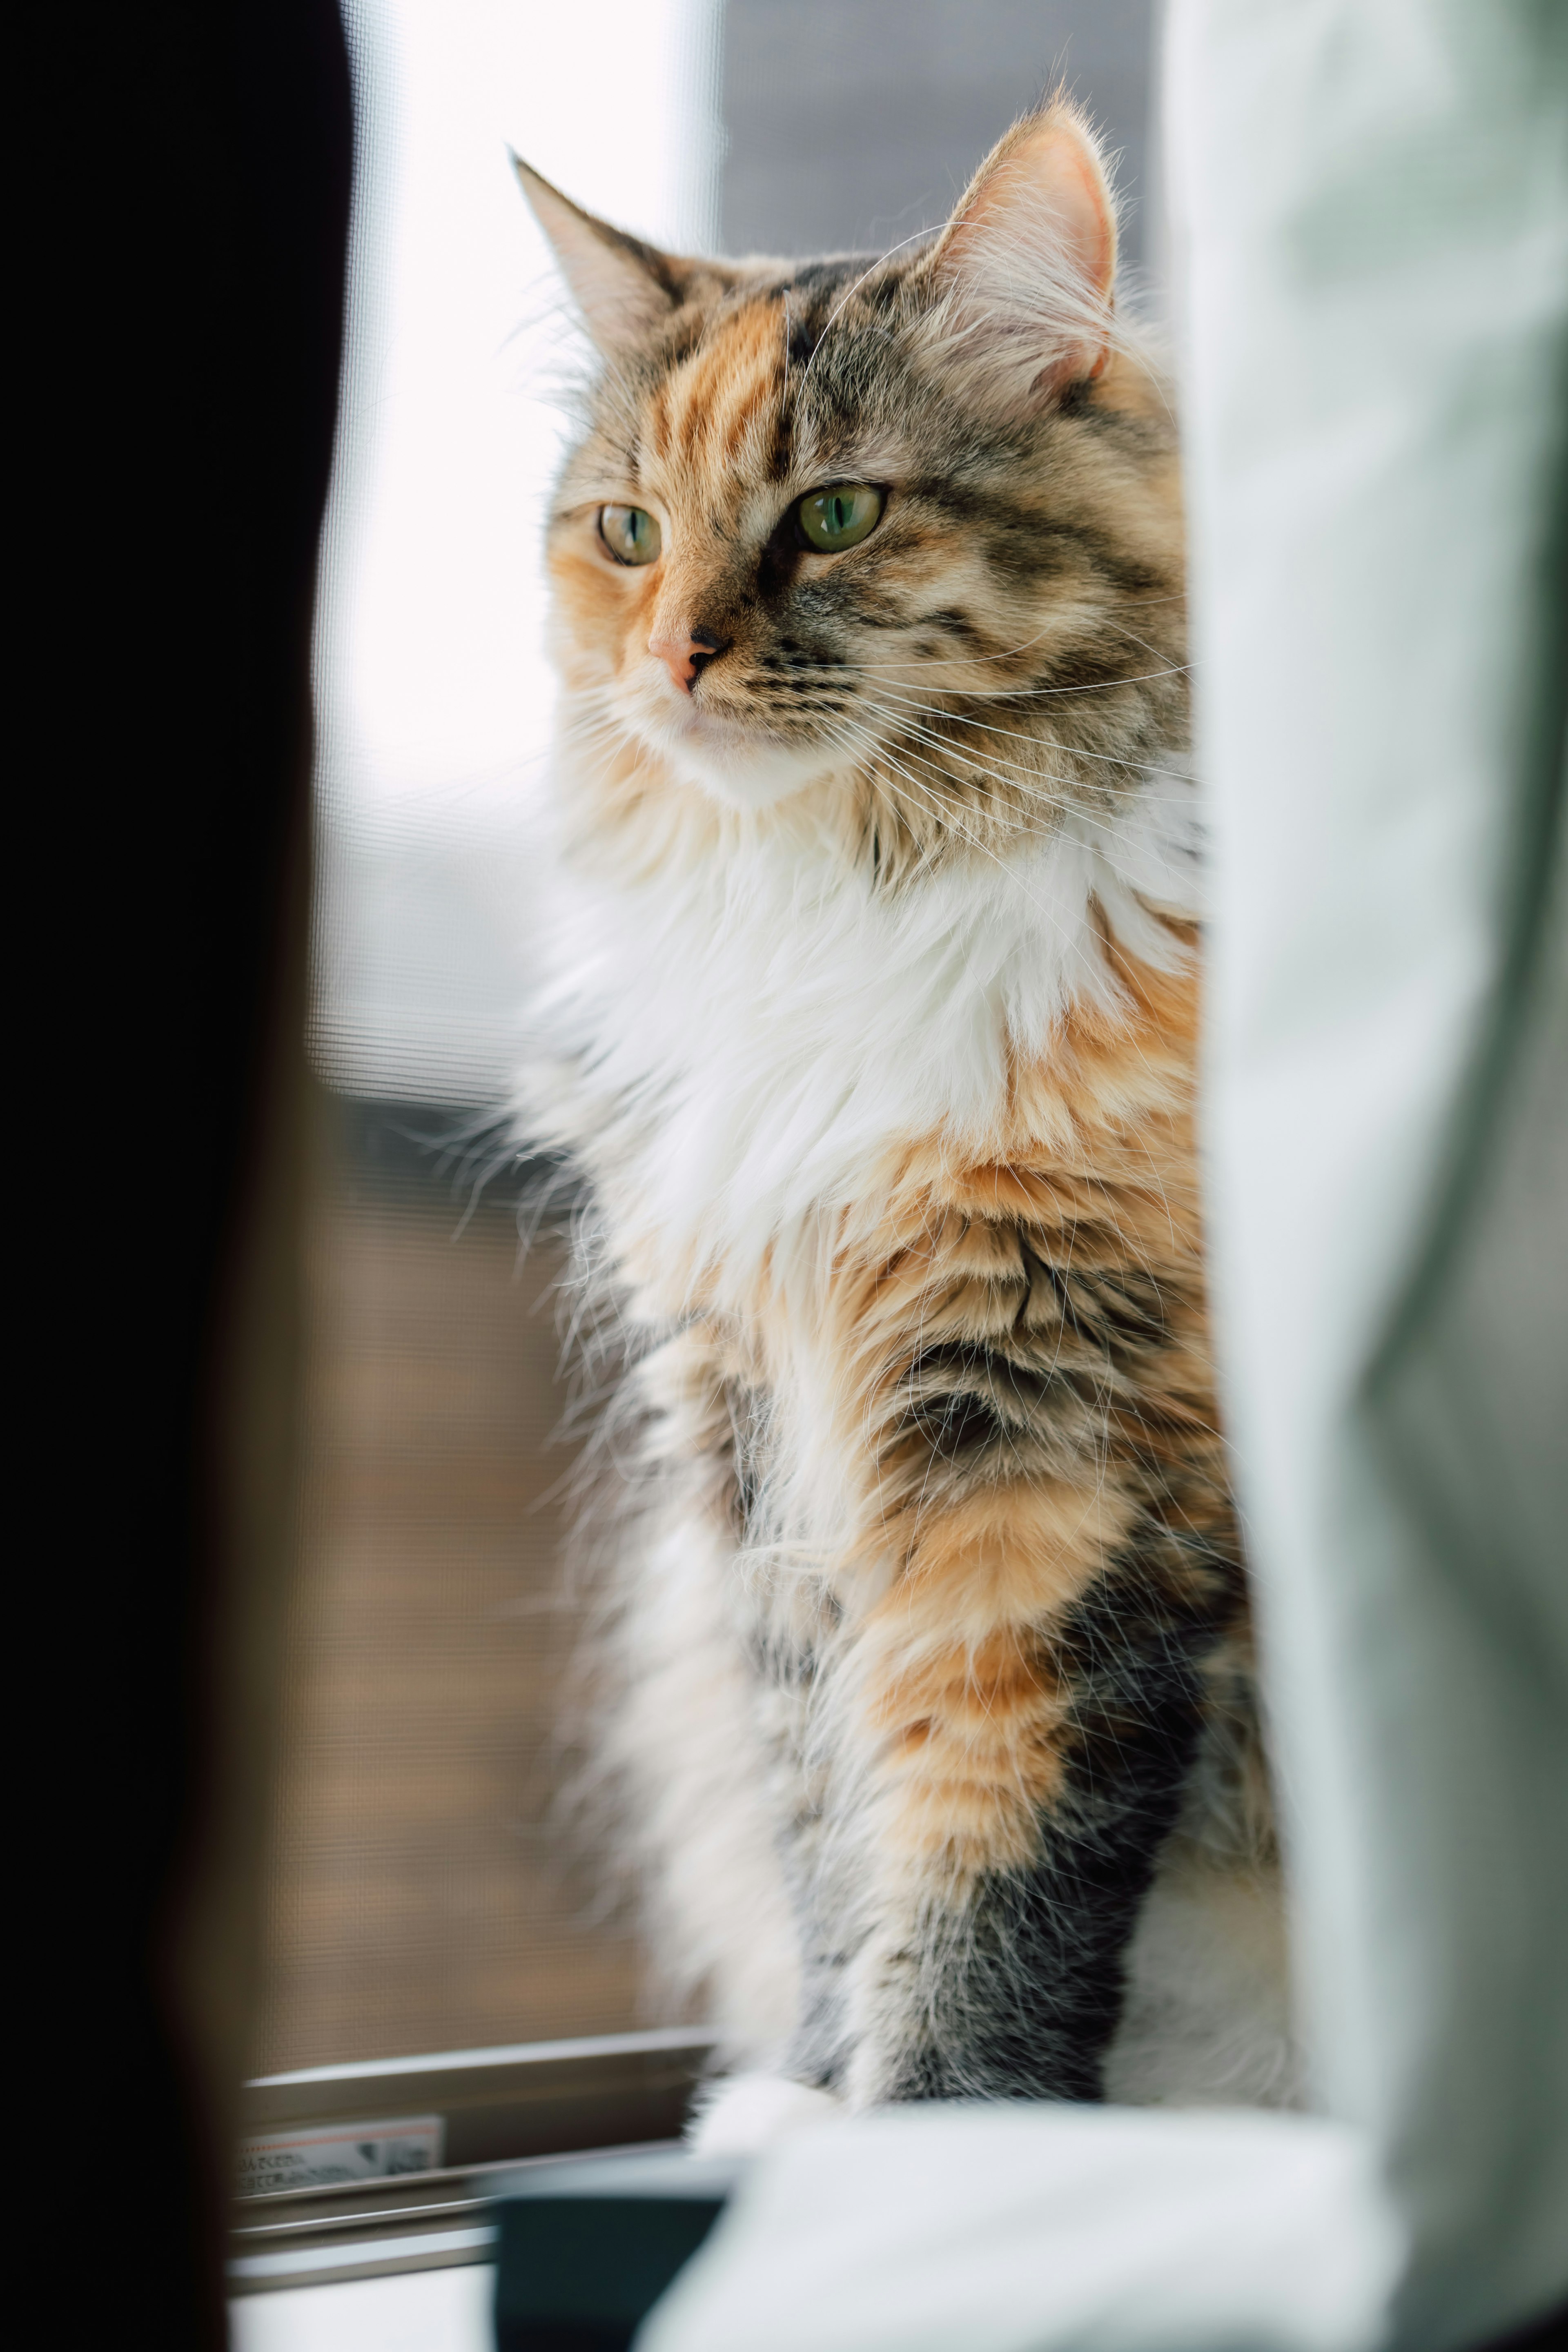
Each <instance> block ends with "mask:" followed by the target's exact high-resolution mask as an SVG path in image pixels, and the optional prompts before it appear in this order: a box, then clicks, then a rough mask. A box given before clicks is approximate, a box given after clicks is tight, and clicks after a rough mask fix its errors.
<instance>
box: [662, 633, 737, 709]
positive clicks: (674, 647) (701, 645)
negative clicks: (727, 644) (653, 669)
mask: <svg viewBox="0 0 1568 2352" xmlns="http://www.w3.org/2000/svg"><path fill="white" fill-rule="evenodd" d="M647 649H648V651H649V653H650V654H652V656H654V659H655V660H656V661H661V662H662V663H663V664H664V666H665V667H666V669H667V670H668V672H669V674H670V676H671V677H672V678H673V679H674V680H675V683H676V684H677V686H678V687H679V688H680V690H681V692H682V694H689V693H690V691H691V689H692V688H693V687H694V686H695V685H696V683H697V681H698V679H699V678H700V677H701V675H702V672H703V671H704V670H705V669H706V668H707V667H708V664H709V663H710V661H711V660H712V659H713V657H714V656H715V655H716V654H721V653H722V652H723V650H724V648H723V646H722V645H721V643H720V641H719V639H718V638H717V637H712V636H710V635H708V632H707V631H706V630H705V629H697V630H694V631H693V632H692V634H691V635H689V636H686V635H681V634H679V633H675V634H672V635H669V636H658V637H650V638H649V639H648V641H647Z"/></svg>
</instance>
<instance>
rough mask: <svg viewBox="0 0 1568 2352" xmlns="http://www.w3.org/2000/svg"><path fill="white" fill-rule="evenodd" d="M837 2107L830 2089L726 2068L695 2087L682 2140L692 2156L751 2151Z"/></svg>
mask: <svg viewBox="0 0 1568 2352" xmlns="http://www.w3.org/2000/svg"><path fill="white" fill-rule="evenodd" d="M843 2113H844V2106H843V2104H842V2102H841V2101H839V2100H837V2099H836V2098H835V2097H834V2095H833V2094H832V2092H831V2091H814V2090H812V2089H811V2088H810V2086H809V2085H808V2084H805V2083H792V2082H791V2081H790V2080H789V2079H788V2077H787V2076H786V2075H784V2074H731V2075H730V2076H729V2077H728V2078H727V2080H726V2081H724V2082H722V2083H710V2084H705V2085H704V2087H703V2088H702V2089H701V2090H700V2091H699V2092H698V2094H697V2105H696V2109H695V2112H694V2114H693V2116H692V2120H691V2122H690V2123H689V2125H688V2126H687V2145H688V2147H689V2148H690V2149H691V2152H692V2154H693V2155H694V2156H754V2155H756V2154H757V2152H758V2151H759V2150H760V2149H762V2148H764V2147H772V2146H773V2142H774V2141H775V2140H780V2139H784V2138H785V2137H787V2136H788V2134H789V2133H791V2132H793V2131H799V2130H800V2129H801V2128H802V2126H805V2125H806V2124H820V2123H826V2121H827V2120H828V2118H829V2117H830V2116H841V2115H843Z"/></svg>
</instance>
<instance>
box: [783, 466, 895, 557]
mask: <svg viewBox="0 0 1568 2352" xmlns="http://www.w3.org/2000/svg"><path fill="white" fill-rule="evenodd" d="M795 512H796V514H797V515H798V516H799V517H800V527H801V530H802V531H803V533H804V534H805V540H806V541H807V544H808V545H810V546H812V547H819V548H820V549H821V550H822V551H823V553H824V554H825V555H837V552H838V551H839V549H840V548H841V547H858V546H859V544H860V541H862V540H863V539H868V538H869V537H870V535H871V533H872V532H873V531H874V530H876V528H877V525H878V523H879V521H880V520H881V518H882V493H881V491H880V490H874V489H873V488H871V486H870V484H869V482H835V483H834V485H833V487H832V488H831V489H828V490H813V491H812V493H811V495H810V497H809V498H804V499H802V500H801V502H800V504H799V506H798V507H797V508H796V509H795Z"/></svg>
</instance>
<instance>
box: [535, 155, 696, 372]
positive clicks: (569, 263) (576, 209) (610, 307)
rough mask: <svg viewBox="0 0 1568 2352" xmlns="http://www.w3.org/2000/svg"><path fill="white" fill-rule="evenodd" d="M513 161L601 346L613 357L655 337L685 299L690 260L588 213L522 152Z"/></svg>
mask: <svg viewBox="0 0 1568 2352" xmlns="http://www.w3.org/2000/svg"><path fill="white" fill-rule="evenodd" d="M511 163H512V169H513V171H514V172H515V173H517V176H518V179H519V181H520V182H521V187H522V193H523V194H524V195H525V196H526V197H527V198H528V201H529V204H530V205H531V207H532V211H533V217H534V219H535V220H536V221H537V222H538V223H539V226H540V227H541V228H542V230H543V231H544V234H545V236H547V237H548V239H549V240H550V249H551V251H552V253H553V254H554V256H555V258H556V260H557V262H558V263H559V264H560V267H561V274H562V276H563V278H565V280H566V283H567V285H568V286H569V287H570V289H571V290H572V295H573V299H574V301H575V302H576V305H577V309H578V310H579V311H580V313H581V314H582V320H583V324H584V327H586V329H587V331H588V333H589V335H590V336H591V337H592V339H593V341H595V343H596V344H597V346H598V348H599V350H600V351H601V352H604V353H605V356H606V357H609V356H612V355H613V354H614V353H616V352H625V351H629V350H631V349H632V348H634V347H635V346H636V345H637V344H639V343H645V342H647V340H648V338H649V336H650V335H656V334H657V333H658V331H659V329H660V328H661V327H662V326H664V325H665V324H666V323H667V322H668V319H669V317H670V314H671V312H672V311H674V310H678V309H679V306H680V304H681V302H682V301H683V300H684V299H685V294H686V286H685V277H684V271H683V268H682V265H681V264H680V263H679V261H677V260H674V259H672V257H670V256H669V255H668V254H667V253H660V252H659V251H658V247H656V246H651V245H644V244H643V243H642V241H641V239H640V238H639V237H635V236H627V235H626V232H625V230H624V229H618V228H612V227H611V226H610V224H609V222H608V221H602V220H597V219H595V215H593V214H592V213H585V212H584V210H583V209H582V206H581V205H574V203H573V202H572V200H571V198H570V197H569V196H563V194H562V193H561V191H560V189H559V188H554V187H552V186H551V184H550V182H549V181H548V180H546V179H543V178H542V177H541V175H540V173H537V172H536V171H534V169H533V168H532V166H531V164H529V163H524V162H523V160H522V158H521V155H514V156H513V157H512V159H511Z"/></svg>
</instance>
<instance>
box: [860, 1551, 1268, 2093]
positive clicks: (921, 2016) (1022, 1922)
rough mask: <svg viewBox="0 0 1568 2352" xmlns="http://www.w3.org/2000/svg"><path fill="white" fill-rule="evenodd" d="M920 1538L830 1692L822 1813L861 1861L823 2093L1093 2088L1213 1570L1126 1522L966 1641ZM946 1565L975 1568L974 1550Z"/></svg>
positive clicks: (1197, 1696)
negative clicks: (1056, 1594) (835, 1776)
mask: <svg viewBox="0 0 1568 2352" xmlns="http://www.w3.org/2000/svg"><path fill="white" fill-rule="evenodd" d="M936 1533H937V1531H935V1530H930V1531H928V1539H927V1542H926V1554H927V1557H926V1559H925V1560H924V1562H923V1563H922V1564H921V1569H917V1570H916V1571H915V1572H914V1573H913V1574H912V1575H911V1576H910V1577H908V1578H906V1579H903V1580H900V1585H899V1586H897V1587H895V1589H894V1591H892V1592H891V1593H890V1594H889V1596H888V1597H887V1599H886V1600H885V1601H883V1602H882V1603H880V1604H879V1608H878V1610H877V1611H876V1612H873V1614H872V1617H871V1619H870V1621H869V1622H868V1623H867V1624H866V1625H865V1627H864V1628H863V1629H862V1630H861V1635H860V1640H859V1642H858V1644H857V1649H858V1652H859V1656H858V1660H857V1662H856V1663H857V1666H858V1671H857V1672H854V1673H852V1674H850V1675H847V1677H846V1686H845V1690H844V1693H843V1697H844V1699H845V1701H846V1703H847V1704H849V1705H852V1706H854V1708H855V1709H856V1711H857V1713H858V1716H859V1718H860V1720H859V1734H860V1737H859V1739H858V1741H854V1742H852V1743H851V1745H852V1746H853V1747H856V1748H858V1755H859V1759H860V1760H859V1764H858V1770H857V1775H856V1781H857V1785H856V1787H855V1788H854V1789H853V1790H851V1789H850V1788H849V1787H848V1786H847V1787H846V1790H845V1791H844V1793H843V1795H842V1796H841V1798H840V1806H839V1818H838V1822H837V1833H838V1837H839V1840H840V1842H841V1844H842V1847H843V1851H844V1853H845V1855H846V1856H847V1855H849V1854H851V1853H855V1854H858V1856H859V1857H860V1859H861V1864H862V1868H861V1874H860V1879H859V1885H858V1892H857V1893H856V1895H854V1896H853V1897H852V1898H851V1900H852V1911H853V1916H852V1919H851V1918H850V1917H846V1918H845V1920H844V1927H845V1928H846V1929H847V1931H848V1932H847V1934H846V1935H845V1937H844V1941H845V1943H846V1945H847V1946H852V1952H851V1954H850V1956H849V1957H847V1962H846V1965H845V1967H844V1969H843V1970H842V1974H841V1978H840V1993H839V2015H838V2036H839V2051H840V2056H839V2063H838V2066H837V2083H838V2087H839V2088H840V2089H841V2091H842V2093H843V2094H844V2095H845V2096H846V2097H847V2099H848V2101H849V2103H850V2105H854V2106H864V2105H872V2104H876V2103H879V2102H880V2101H884V2100H902V2099H927V2098H973V2097H989V2098H1007V2097H1014V2098H1017V2097H1033V2098H1069V2099H1095V2098H1099V2097H1100V2095H1102V2067H1103V2062H1104V2058H1105V2054H1106V2052H1107V2049H1108V2047H1109V2045H1110V2041H1111V2038H1112V2036H1113V2034H1114V2032H1115V2031H1116V2027H1117V2023H1118V2021H1119V2018H1120V2014H1121V2005H1122V1997H1123V1989H1124V1969H1125V1963H1126V1958H1127V1953H1128V1948H1129V1946H1130V1943H1131V1937H1132V1933H1133V1929H1134V1927H1135V1925H1136V1922H1137V1918H1138V1914H1139V1911H1140V1908H1141V1906H1142V1902H1143V1899H1144V1897H1145V1895H1146V1894H1147V1892H1148V1888H1149V1885H1150V1882H1151V1879H1152V1874H1153V1870H1154V1865H1155V1863H1156V1860H1157V1858H1158V1855H1159V1852H1160V1849H1161V1846H1162V1844H1163V1842H1164V1840H1165V1838H1166V1836H1167V1834H1168V1832H1169V1831H1170V1829H1171V1827H1172V1825H1173V1822H1174V1821H1175V1818H1176V1815H1177V1812H1178V1810H1179V1807H1180V1804H1181V1801H1182V1794H1183V1790H1184V1782H1185V1780H1186V1777H1187V1774H1188V1772H1189V1770H1190V1769H1191V1765H1192V1760H1193V1757H1194V1749H1195V1747H1196V1742H1197V1738H1198V1733H1199V1729H1200V1725H1201V1719H1202V1707H1203V1674H1202V1666H1203V1660H1204V1657H1205V1654H1207V1653H1208V1652H1209V1651H1211V1650H1212V1648H1213V1645H1214V1643H1215V1636H1216V1592H1218V1591H1222V1590H1223V1587H1224V1584H1225V1582H1226V1579H1225V1578H1224V1577H1223V1575H1215V1573H1213V1572H1210V1571H1209V1570H1208V1566H1207V1564H1206V1563H1205V1564H1203V1566H1202V1567H1200V1570H1199V1572H1197V1573H1196V1574H1193V1575H1184V1573H1183V1572H1182V1570H1183V1562H1182V1560H1181V1557H1180V1552H1181V1547H1180V1546H1179V1545H1176V1544H1174V1543H1173V1539H1172V1538H1170V1537H1169V1536H1167V1535H1166V1534H1165V1533H1164V1532H1163V1530H1162V1529H1160V1528H1153V1527H1147V1526H1145V1527H1143V1528H1139V1527H1138V1526H1136V1525H1134V1526H1132V1527H1131V1528H1127V1529H1126V1530H1125V1532H1124V1536H1123V1539H1122V1541H1121V1544H1120V1546H1119V1547H1118V1549H1116V1550H1114V1551H1113V1552H1111V1554H1110V1557H1109V1559H1108V1561H1107V1564H1106V1565H1105V1566H1104V1567H1103V1569H1101V1570H1099V1571H1098V1572H1097V1573H1096V1574H1095V1575H1094V1576H1093V1577H1092V1579H1091V1580H1089V1582H1088V1583H1087V1585H1086V1587H1085V1589H1083V1590H1082V1591H1079V1592H1078V1593H1076V1594H1075V1595H1074V1596H1073V1597H1072V1598H1071V1599H1070V1600H1067V1601H1064V1602H1063V1603H1061V1604H1060V1605H1058V1606H1057V1607H1055V1608H1047V1609H1046V1610H1043V1611H1039V1612H1019V1613H1016V1614H1009V1613H1008V1612H1007V1611H1006V1610H1005V1609H1002V1610H1000V1611H999V1610H997V1609H996V1608H995V1607H994V1606H993V1607H991V1608H989V1609H985V1608H984V1607H981V1608H979V1609H975V1608H973V1607H972V1608H971V1610H970V1611H969V1612H968V1613H969V1615H970V1618H971V1630H970V1631H969V1632H968V1633H967V1634H962V1633H961V1635H960V1637H959V1638H957V1639H956V1640H955V1639H953V1638H952V1633H951V1631H950V1632H949V1633H948V1636H947V1638H946V1639H945V1641H944V1640H942V1639H941V1638H939V1636H938V1635H937V1633H935V1631H934V1626H935V1623H936V1621H937V1620H938V1619H939V1618H940V1616H941V1615H942V1614H943V1613H944V1612H942V1610H940V1609H939V1608H938V1607H936V1606H935V1605H933V1603H934V1599H935V1590H936V1580H935V1570H934V1569H933V1566H932V1562H931V1550H932V1548H933V1546H932V1541H931V1538H933V1537H934V1536H935V1535H936ZM1005 1549H1006V1545H1005V1541H1004V1542H1003V1543H1002V1545H1001V1551H1002V1552H1003V1553H1005ZM1045 1549H1046V1548H1045V1547H1040V1548H1039V1549H1037V1555H1036V1559H1035V1560H1034V1562H1033V1563H1032V1565H1033V1567H1034V1569H1035V1571H1036V1574H1038V1572H1039V1568H1040V1555H1041V1552H1042V1551H1043V1550H1045ZM995 1565H996V1563H995V1562H993V1567H995ZM922 1570H923V1578H924V1584H923V1591H922V1582H921V1574H922ZM959 1570H960V1572H961V1573H967V1575H968V1577H969V1579H970V1580H971V1581H972V1582H973V1580H974V1579H975V1575H976V1561H975V1559H973V1557H972V1558H971V1559H969V1560H968V1561H967V1563H964V1562H960V1564H959ZM981 1581H982V1582H984V1581H985V1580H984V1579H982V1580H981ZM996 1581H997V1580H996V1579H995V1578H994V1577H993V1578H992V1579H991V1582H992V1583H993V1585H994V1584H995V1583H996ZM1000 1581H1001V1583H1002V1585H1003V1586H1005V1583H1006V1581H1007V1579H1006V1578H1005V1576H1004V1577H1002V1578H1001V1580H1000ZM922 1604H923V1605H922ZM945 1614H946V1615H947V1616H948V1617H949V1618H951V1617H952V1614H953V1611H952V1596H951V1594H950V1595H949V1599H948V1605H947V1608H946V1611H945ZM959 1614H960V1616H962V1615H963V1612H962V1611H961V1612H959ZM987 1617H988V1618H989V1620H990V1622H989V1623H984V1622H982V1621H983V1620H984V1619H985V1618H987ZM928 1618H929V1619H930V1621H931V1623H932V1626H933V1631H932V1633H931V1636H930V1637H929V1638H928V1637H926V1636H925V1635H924V1633H922V1620H925V1619H928ZM849 1875H850V1873H849V1871H848V1867H847V1864H846V1869H845V1884H846V1885H847V1884H848V1879H849Z"/></svg>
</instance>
